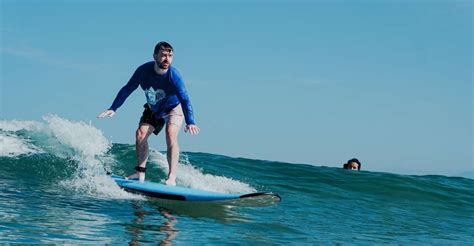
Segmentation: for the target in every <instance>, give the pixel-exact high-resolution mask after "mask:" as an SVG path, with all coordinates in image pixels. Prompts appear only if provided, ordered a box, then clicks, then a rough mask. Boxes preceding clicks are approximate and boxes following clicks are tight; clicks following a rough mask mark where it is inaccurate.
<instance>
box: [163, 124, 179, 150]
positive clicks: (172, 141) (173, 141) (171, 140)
mask: <svg viewBox="0 0 474 246" xmlns="http://www.w3.org/2000/svg"><path fill="white" fill-rule="evenodd" d="M178 133H179V128H178V127H175V126H173V125H170V126H168V127H167V128H166V141H167V143H168V147H169V146H174V145H178Z"/></svg>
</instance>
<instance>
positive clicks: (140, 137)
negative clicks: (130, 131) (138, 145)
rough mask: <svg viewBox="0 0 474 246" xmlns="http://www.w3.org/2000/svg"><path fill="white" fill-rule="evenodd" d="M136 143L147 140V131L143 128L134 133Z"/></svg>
mask: <svg viewBox="0 0 474 246" xmlns="http://www.w3.org/2000/svg"><path fill="white" fill-rule="evenodd" d="M135 138H136V140H137V142H142V141H144V140H146V139H147V138H148V131H147V130H145V129H143V128H138V129H137V131H136V132H135Z"/></svg>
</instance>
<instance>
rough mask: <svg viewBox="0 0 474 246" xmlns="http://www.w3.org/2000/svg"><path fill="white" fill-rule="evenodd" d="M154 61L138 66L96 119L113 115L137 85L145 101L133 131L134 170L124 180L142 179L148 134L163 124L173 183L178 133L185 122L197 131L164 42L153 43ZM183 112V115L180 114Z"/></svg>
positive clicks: (169, 48) (187, 129) (173, 182)
mask: <svg viewBox="0 0 474 246" xmlns="http://www.w3.org/2000/svg"><path fill="white" fill-rule="evenodd" d="M153 59H154V61H151V62H147V63H145V64H143V65H141V66H139V67H138V68H137V69H136V71H135V73H133V75H132V77H131V78H130V80H129V81H128V83H127V84H126V85H125V86H124V87H122V89H120V91H119V92H118V94H117V96H116V97H115V100H114V102H113V103H112V106H111V107H110V108H109V109H107V110H105V111H104V112H102V113H101V114H99V116H98V117H99V118H104V117H112V116H114V114H115V111H117V109H118V108H119V107H120V106H122V104H123V103H124V102H125V99H127V97H128V96H129V95H130V94H131V93H132V92H133V91H135V90H136V89H137V88H138V86H140V87H141V88H142V89H143V90H144V91H145V97H146V99H147V103H146V104H145V105H144V108H145V110H144V111H143V115H142V117H141V118H140V123H139V126H138V129H137V131H136V142H135V143H136V151H137V162H138V163H137V166H136V167H135V170H136V172H135V173H133V174H131V175H129V176H128V177H127V179H134V180H136V179H138V180H140V181H144V180H145V171H146V162H147V160H148V137H149V136H150V135H151V133H154V134H155V135H158V133H159V132H160V131H161V130H162V128H163V127H164V126H165V125H166V129H165V131H166V145H167V152H166V157H167V160H168V166H169V171H168V178H167V180H166V182H165V184H167V185H176V166H177V164H178V159H179V146H178V133H179V130H180V129H181V125H182V123H183V118H184V119H185V121H186V127H185V128H184V132H189V133H191V134H192V135H196V134H198V133H199V127H198V126H197V125H196V123H195V121H194V116H193V108H192V106H191V101H190V100H189V97H188V94H187V92H186V88H185V86H184V81H183V79H182V78H181V75H180V74H179V72H178V70H177V69H176V68H174V67H172V66H171V63H172V62H173V47H172V46H171V45H170V44H169V43H167V42H159V43H158V44H156V46H155V49H154V52H153ZM183 115H184V117H183Z"/></svg>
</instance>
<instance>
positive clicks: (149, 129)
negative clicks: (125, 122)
mask: <svg viewBox="0 0 474 246" xmlns="http://www.w3.org/2000/svg"><path fill="white" fill-rule="evenodd" d="M154 130H155V128H154V127H153V126H151V125H149V124H140V126H139V127H138V129H137V131H136V133H135V148H136V153H137V166H139V167H143V168H145V167H146V162H147V160H148V151H149V148H148V137H149V136H150V135H151V133H153V131H154ZM127 179H134V180H136V179H139V180H140V181H144V180H145V173H142V172H138V171H137V172H135V173H134V174H132V175H130V176H128V177H127Z"/></svg>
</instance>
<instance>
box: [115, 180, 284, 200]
mask: <svg viewBox="0 0 474 246" xmlns="http://www.w3.org/2000/svg"><path fill="white" fill-rule="evenodd" d="M111 177H112V179H114V181H115V183H117V185H118V186H119V187H121V188H122V189H124V190H126V191H129V192H133V193H139V194H142V195H145V196H150V197H155V198H161V199H169V200H178V201H224V200H235V199H244V198H258V197H269V198H271V199H272V200H274V201H276V202H279V201H280V200H281V197H280V196H279V195H278V194H276V193H273V192H256V193H240V194H226V193H219V192H212V191H205V190H198V189H192V188H186V187H179V186H169V185H164V184H159V183H155V182H151V181H143V182H140V181H138V180H127V179H124V178H123V177H120V176H117V175H111Z"/></svg>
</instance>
